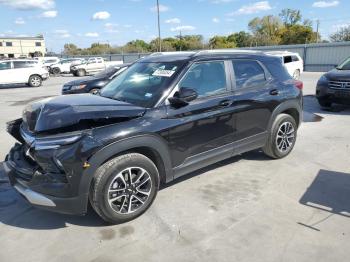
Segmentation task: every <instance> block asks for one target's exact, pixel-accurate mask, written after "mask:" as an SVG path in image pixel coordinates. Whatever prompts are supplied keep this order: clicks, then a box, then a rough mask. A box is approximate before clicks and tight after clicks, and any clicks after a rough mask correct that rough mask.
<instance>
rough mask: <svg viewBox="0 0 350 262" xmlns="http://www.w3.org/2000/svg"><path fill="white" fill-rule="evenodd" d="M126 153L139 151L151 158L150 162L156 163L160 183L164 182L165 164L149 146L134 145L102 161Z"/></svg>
mask: <svg viewBox="0 0 350 262" xmlns="http://www.w3.org/2000/svg"><path fill="white" fill-rule="evenodd" d="M128 153H139V154H141V155H144V156H146V157H148V158H149V159H151V160H152V162H153V163H154V164H155V165H156V167H157V169H158V172H159V176H160V177H159V178H160V182H161V184H164V183H165V181H166V171H165V165H164V162H163V160H162V157H161V156H160V154H159V153H158V152H157V151H156V150H154V149H152V148H149V147H135V148H131V149H128V150H125V151H122V152H119V153H118V154H116V155H114V156H112V157H110V158H108V159H107V160H106V161H105V162H104V163H106V162H108V161H109V160H111V159H113V158H116V157H118V156H120V155H124V154H128ZM104 163H102V164H101V165H103V164H104Z"/></svg>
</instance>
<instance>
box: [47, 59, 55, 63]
mask: <svg viewBox="0 0 350 262" xmlns="http://www.w3.org/2000/svg"><path fill="white" fill-rule="evenodd" d="M56 62H57V60H56V59H49V60H46V61H45V63H56Z"/></svg>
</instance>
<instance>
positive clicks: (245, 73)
mask: <svg viewBox="0 0 350 262" xmlns="http://www.w3.org/2000/svg"><path fill="white" fill-rule="evenodd" d="M232 63H233V70H234V72H235V78H236V88H238V89H240V88H249V87H259V86H261V85H263V84H265V82H266V76H265V71H264V69H263V68H262V67H261V66H260V64H259V63H258V62H257V61H253V60H234V61H232Z"/></svg>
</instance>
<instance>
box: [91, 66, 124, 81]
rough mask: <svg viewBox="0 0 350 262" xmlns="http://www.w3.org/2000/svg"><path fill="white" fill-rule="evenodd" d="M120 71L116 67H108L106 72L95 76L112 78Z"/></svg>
mask: <svg viewBox="0 0 350 262" xmlns="http://www.w3.org/2000/svg"><path fill="white" fill-rule="evenodd" d="M118 70H119V69H117V68H115V67H108V68H107V69H106V70H104V71H102V72H100V73H98V74H96V75H95V77H96V78H106V77H110V76H112V75H113V74H114V73H115V72H117V71H118Z"/></svg>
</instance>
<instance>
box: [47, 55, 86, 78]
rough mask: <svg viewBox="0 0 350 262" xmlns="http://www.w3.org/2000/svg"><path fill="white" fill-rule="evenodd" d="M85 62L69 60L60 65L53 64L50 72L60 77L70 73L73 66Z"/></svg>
mask: <svg viewBox="0 0 350 262" xmlns="http://www.w3.org/2000/svg"><path fill="white" fill-rule="evenodd" d="M84 62H85V60H84V59H82V58H67V59H62V60H61V61H60V62H59V63H56V64H53V65H51V66H50V68H49V72H50V73H52V74H54V75H58V74H61V73H70V68H71V66H74V65H79V64H82V63H84Z"/></svg>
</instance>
